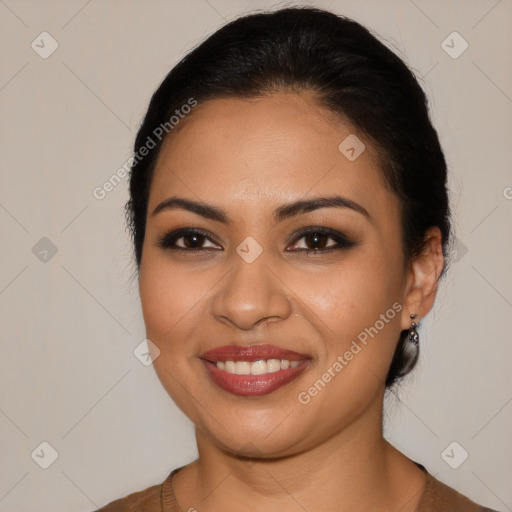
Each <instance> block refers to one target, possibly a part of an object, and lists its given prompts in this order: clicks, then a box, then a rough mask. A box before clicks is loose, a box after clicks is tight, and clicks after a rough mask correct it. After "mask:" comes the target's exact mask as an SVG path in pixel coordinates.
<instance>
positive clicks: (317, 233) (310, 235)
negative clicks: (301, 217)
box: [292, 228, 357, 253]
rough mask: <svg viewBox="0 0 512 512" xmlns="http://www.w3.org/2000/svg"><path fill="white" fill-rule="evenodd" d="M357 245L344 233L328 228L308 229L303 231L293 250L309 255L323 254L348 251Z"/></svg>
mask: <svg viewBox="0 0 512 512" xmlns="http://www.w3.org/2000/svg"><path fill="white" fill-rule="evenodd" d="M355 245H357V244H356V242H352V241H350V240H349V239H348V238H347V237H346V236H345V235H343V234H342V233H338V232H337V231H333V230H330V229H326V228H316V229H312V228H310V229H308V230H306V231H303V232H302V233H301V234H300V236H299V237H298V238H296V241H295V242H294V243H293V245H292V248H293V250H294V251H298V252H301V251H304V252H307V253H321V252H324V251H330V250H334V249H348V248H350V247H353V246H355Z"/></svg>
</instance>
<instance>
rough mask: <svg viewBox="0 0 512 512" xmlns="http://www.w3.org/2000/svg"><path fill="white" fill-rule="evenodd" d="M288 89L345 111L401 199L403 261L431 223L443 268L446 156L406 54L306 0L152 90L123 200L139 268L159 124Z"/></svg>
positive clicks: (408, 364) (225, 35) (206, 46)
mask: <svg viewBox="0 0 512 512" xmlns="http://www.w3.org/2000/svg"><path fill="white" fill-rule="evenodd" d="M288 90H291V91H293V90H295V91H301V90H308V91H312V92H313V93H315V97H316V98H317V100H318V104H319V105H320V106H323V107H326V108H327V109H329V110H330V111H332V112H334V113H336V114H339V116H341V117H342V118H343V119H348V121H349V122H350V123H351V124H352V125H353V126H354V127H355V128H356V129H358V130H359V131H360V133H361V134H363V135H364V136H365V137H366V138H367V139H368V140H369V141H370V142H371V143H373V145H374V147H375V148H376V149H377V152H378V154H379V157H380V164H381V165H380V167H381V171H382V173H383V176H384V178H385V181H386V183H387V185H388V186H389V187H390V188H391V190H393V192H394V193H395V194H396V196H397V197H398V199H399V202H400V205H401V216H402V234H403V236H402V247H403V252H404V255H405V261H406V262H409V261H410V258H411V257H412V256H413V255H415V254H418V253H419V252H420V251H421V250H422V249H423V248H424V243H425V234H426V231H427V229H428V228H430V227H432V226H438V227H439V229H440V231H441V234H442V237H443V254H444V256H445V266H444V268H443V271H442V274H441V275H443V274H444V273H445V271H446V268H447V263H446V262H447V261H448V251H449V249H448V247H449V242H450V235H451V230H450V210H449V201H448V192H447V188H446V181H447V175H446V162H445V158H444V155H443V152H442V149H441V147H440V143H439V140H438V136H437V133H436V131H435V129H434V128H433V126H432V124H431V122H430V119H429V114H428V104H427V99H426V96H425V93H424V92H423V90H422V89H421V87H420V86H419V84H418V82H417V81H416V78H415V77H414V75H413V73H412V72H411V71H410V70H409V68H408V67H407V66H406V65H405V64H404V62H403V61H402V60H401V59H400V58H399V57H397V56H396V55H395V54H394V53H393V52H392V51H391V50H389V49H388V48H387V47H386V46H385V45H384V44H382V43H381V42H379V41H378V40H377V39H376V38H375V37H374V36H373V35H372V34H371V33H370V32H369V31H368V30H367V29H366V28H364V27H363V26H362V25H360V24H359V23H357V22H355V21H353V20H350V19H348V18H345V17H342V16H338V15H335V14H333V13H331V12H328V11H324V10H321V9H316V8H309V7H293V8H285V9H280V10H277V11H273V12H263V13H261V12H258V13H256V14H250V15H246V16H242V17H240V18H238V19H236V20H234V21H232V22H230V23H227V24H226V25H224V26H223V27H221V28H220V29H219V30H217V31H216V32H215V33H213V34H212V35H211V36H209V37H208V38H207V39H206V40H205V41H204V42H202V43H201V44H200V45H199V46H197V47H196V48H194V49H193V50H192V51H191V52H190V53H188V54H187V55H186V56H185V57H184V58H183V59H182V60H181V61H180V62H179V63H178V64H177V65H176V66H175V67H174V68H173V69H172V70H171V71H170V72H169V74H168V75H167V76H166V78H165V79H164V80H163V82H162V83H161V85H160V86H159V87H158V89H157V90H156V91H155V93H154V94H153V97H152V98H151V102H150V104H149V107H148V111H147V113H146V115H145V118H144V121H143V123H142V125H141V126H140V129H139V132H138V134H137V137H136V140H135V147H134V151H135V156H136V157H139V158H136V159H134V160H133V161H132V168H131V172H130V199H129V200H128V202H127V204H126V216H127V221H128V226H129V229H130V233H131V236H132V239H133V243H134V252H135V259H136V262H137V270H139V269H140V262H141V258H142V246H143V242H144V235H145V227H146V215H147V207H148V197H149V190H150V185H151V181H152V175H153V171H154V168H155V163H156V160H157V157H158V154H159V151H160V148H161V146H162V143H163V141H164V140H165V136H164V137H162V134H163V131H164V129H165V132H166V133H170V134H171V135H172V129H173V123H175V122H179V119H178V117H177V116H176V115H175V114H180V113H181V112H182V111H183V112H185V113H186V112H187V111H190V108H189V107H188V106H187V109H188V110H187V109H185V108H184V106H185V105H190V104H192V103H191V101H190V100H193V101H194V102H197V104H201V103H202V102H204V101H206V100H209V99H214V98H229V97H236V98H254V97H258V96H264V95H265V94H270V93H272V92H280V91H288ZM191 115H193V111H192V114H191ZM173 117H174V118H175V119H176V120H177V121H172V120H171V118H173ZM179 117H183V116H181V115H180V116H179ZM178 128H179V125H178ZM149 141H151V145H150V143H149ZM150 147H151V149H149V151H148V148H150ZM144 148H146V149H145V150H144ZM141 149H143V152H141ZM141 153H142V154H144V155H145V156H144V158H140V155H141ZM406 334H407V331H402V333H401V336H400V340H399V342H398V344H397V347H396V351H395V355H394V358H393V362H392V364H391V367H390V371H389V374H388V376H387V379H386V386H387V387H389V386H391V385H392V384H393V383H394V382H395V381H396V380H397V379H399V378H400V377H402V376H404V375H405V374H406V373H408V372H409V371H410V370H411V369H412V367H413V366H414V365H415V363H416V360H417V354H418V351H413V352H412V353H408V350H407V346H408V342H406V341H405V337H406Z"/></svg>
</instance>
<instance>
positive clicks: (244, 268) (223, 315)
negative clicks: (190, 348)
mask: <svg viewBox="0 0 512 512" xmlns="http://www.w3.org/2000/svg"><path fill="white" fill-rule="evenodd" d="M236 258H237V259H238V261H235V263H234V267H233V268H232V270H231V271H230V272H228V274H227V276H226V279H225V280H223V281H222V282H223V286H222V288H220V289H219V290H218V293H217V295H216V296H215V297H214V301H213V315H214V316H215V318H217V319H218V320H219V321H221V322H226V323H230V324H232V325H234V326H236V327H237V328H238V329H242V330H251V329H253V328H254V327H255V326H256V325H258V324H260V323H264V322H265V321H273V320H284V319H286V318H288V317H289V316H290V315H291V313H292V303H291V300H290V298H289V294H288V293H287V292H288V291H289V290H288V289H287V287H286V285H285V284H284V283H283V282H282V281H281V280H280V279H279V277H278V275H277V272H275V271H273V270H272V269H271V268H270V267H269V266H268V264H267V262H266V261H265V258H264V257H263V255H261V256H260V257H259V258H258V259H257V260H256V261H253V262H252V263H247V262H246V261H244V260H243V259H242V258H239V257H238V256H236Z"/></svg>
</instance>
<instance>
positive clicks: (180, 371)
mask: <svg viewBox="0 0 512 512" xmlns="http://www.w3.org/2000/svg"><path fill="white" fill-rule="evenodd" d="M132 164H133V165H132V173H131V177H130V194H131V196H130V200H129V202H128V204H127V214H128V220H129V225H130V227H131V231H132V235H133V240H134V248H135V258H136V262H137V270H138V279H139V290H140V297H141V303H142V310H143V316H144V321H145V325H146V332H147V337H148V339H150V340H151V342H150V343H149V346H150V351H151V354H152V356H153V359H154V366H155V369H156V372H157V374H158V377H159V379H160V381H161V382H162V384H163V386H164V387H165V389H166V390H167V391H168V393H169V394H170V396H171V397H172V398H173V400H174V401H175V402H176V403H177V405H178V406H179V407H180V408H181V409H182V410H183V412H184V413H185V414H186V415H187V416H188V417H189V418H190V419H191V421H192V422H193V423H194V425H195V431H196V439H197V446H198V453H199V457H198V459H197V460H195V461H193V462H191V463H190V464H188V465H186V466H184V467H182V468H177V469H175V470H174V471H173V472H172V473H171V474H170V475H169V477H168V478H167V479H166V480H165V482H163V483H162V484H161V485H155V486H153V487H150V488H148V489H145V490H143V491H139V492H137V493H134V494H131V495H130V496H127V497H126V498H123V499H120V500H116V501H115V502H112V503H110V504H109V505H107V506H105V507H104V508H102V509H101V510H103V511H108V512H113V511H121V510H147V511H166V512H171V511H178V510H182V511H185V510H188V511H193V510H197V511H199V512H207V511H219V510H222V511H229V510H237V511H240V510H265V511H274V510H280V511H282V510H287V511H288V510H307V511H313V510H329V511H330V510H337V511H345V510H347V511H348V510H350V511H351V512H354V511H363V510H364V511H366V510H380V511H387V510H389V511H401V512H413V511H416V512H425V511H440V510H451V511H453V510H457V511H483V510H489V509H485V508H484V507H481V506H479V505H477V504H475V503H473V502H472V501H470V500H469V499H468V498H466V497H464V496H462V495H461V494H459V493H458V492H457V491H455V490H454V489H451V488H449V487H447V486H446V485H444V484H442V483H441V482H440V481H438V480H437V479H435V478H434V477H433V476H432V475H430V474H429V473H428V472H427V470H426V469H425V468H424V467H423V466H422V465H421V464H419V463H417V462H415V461H412V460H410V459H409V458H407V457H406V456H405V455H403V454H402V453H400V452H399V451H398V450H397V449H396V448H394V447H393V446H392V445H391V444H389V443H388V442H387V441H386V440H385V439H384V438H383V435H382V416H383V398H384V394H385V391H386V389H387V388H389V387H390V386H392V385H393V384H395V383H396V382H397V381H398V380H399V379H400V378H401V377H403V376H404V375H406V374H407V373H408V372H409V371H410V370H411V369H412V368H413V367H414V365H415V363H416V360H417V358H418V353H419V336H418V332H417V328H418V326H419V323H420V320H421V319H422V318H423V317H424V316H425V315H426V314H427V313H428V312H429V311H430V310H431V308H432V306H433V303H434V299H435V296H436V291H437V285H438V280H439V278H440V277H441V276H442V275H443V274H444V272H445V270H446V267H447V254H448V252H449V242H450V237H451V229H450V211H449V204H448V195H447V189H446V182H447V176H446V163H445V159H444V156H443V152H442V150H441V148H440V145H439V140H438V137H437V134H436V131H435V130H434V128H433V127H432V125H431V123H430V120H429V117H428V110H427V102H426V98H425V95H424V93H423V91H422V90H421V88H420V87H419V85H418V83H417V81H416V80H415V78H414V76H413V74H412V73H411V72H410V71H409V70H408V68H407V67H406V65H405V64H404V63H403V62H402V61H401V60H400V59H399V58H398V57H397V56H395V55H394V54H393V53H392V52H391V51H390V50H388V49H387V48H386V47H385V46H384V45H383V44H381V43H380V42H379V41H378V40H377V39H376V38H375V37H373V36H372V35H371V34H370V33H369V32H368V31H367V30H366V29H365V28H363V27H362V26H361V25H359V24H358V23H355V22H354V21H351V20H348V19H345V18H342V17H338V16H336V15H334V14H332V13H329V12H326V11H322V10H317V9H311V8H288V9H282V10H280V11H275V12H272V13H260V14H254V15H250V16H246V17H242V18H239V19H237V20H235V21H233V22H231V23H229V24H227V25H226V26H224V27H223V28H221V29H220V30H218V31H217V32H216V33H214V34H213V35H212V36H211V37H209V38H208V39H207V40H206V41H205V42H203V43H202V44H201V45H200V46H198V47H197V48H196V49H194V50H193V51H192V52H191V53H189V54H188V55H187V56H186V57H185V58H184V59H183V60H182V61H181V62H180V63H179V64H178V65H177V66H176V67H175V68H174V69H173V70H172V71H171V72H170V73H169V75H168V76H167V77H166V79H165V80H164V81H163V83H162V84H161V85H160V87H159V88H158V90H157V91H156V92H155V94H154V95H153V98H152V100H151V103H150V106H149V109H148V112H147V114H146V116H145V119H144V122H143V124H142V126H141V127H140V130H139V133H138V135H137V138H136V142H135V155H134V159H133V162H132Z"/></svg>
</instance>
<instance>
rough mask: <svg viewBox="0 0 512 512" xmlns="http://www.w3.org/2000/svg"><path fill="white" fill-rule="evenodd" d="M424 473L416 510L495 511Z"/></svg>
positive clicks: (449, 511) (427, 511)
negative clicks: (422, 488)
mask: <svg viewBox="0 0 512 512" xmlns="http://www.w3.org/2000/svg"><path fill="white" fill-rule="evenodd" d="M425 473H426V484H425V488H424V490H423V494H422V496H421V500H420V503H419V504H418V507H417V509H416V512H433V511H435V512H454V511H456V512H497V511H495V510H492V509H490V508H486V507H484V506H482V505H479V504H477V503H475V502H474V501H471V500H470V499H469V498H468V497H466V496H464V495H463V494H461V493H459V492H457V491H456V490H455V489H453V488H452V487H449V486H448V485H446V484H444V483H443V482H441V481H439V480H437V479H436V478H435V477H433V476H432V475H431V474H430V473H428V472H427V471H425Z"/></svg>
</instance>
